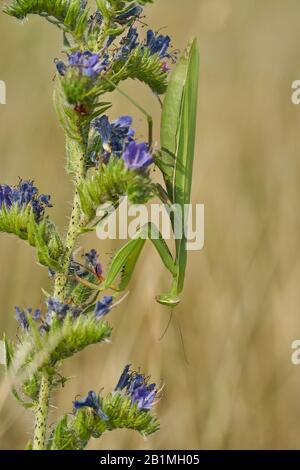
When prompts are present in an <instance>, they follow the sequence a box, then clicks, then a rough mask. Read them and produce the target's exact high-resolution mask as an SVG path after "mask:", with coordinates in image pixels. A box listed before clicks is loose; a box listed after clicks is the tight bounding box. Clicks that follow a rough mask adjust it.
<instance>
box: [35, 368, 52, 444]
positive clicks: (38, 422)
mask: <svg viewBox="0 0 300 470" xmlns="http://www.w3.org/2000/svg"><path fill="white" fill-rule="evenodd" d="M48 406H49V378H48V376H47V374H45V373H42V376H41V387H40V393H39V401H38V404H37V407H36V412H35V425H34V438H33V446H32V448H33V450H45V442H46V430H47V416H48Z"/></svg>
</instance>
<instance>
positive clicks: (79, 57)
mask: <svg viewBox="0 0 300 470" xmlns="http://www.w3.org/2000/svg"><path fill="white" fill-rule="evenodd" d="M55 65H56V69H57V71H58V73H59V74H60V75H62V76H64V75H65V74H66V73H67V70H68V69H75V70H77V71H78V72H79V73H80V74H82V75H84V76H86V77H89V78H95V77H97V76H98V75H99V74H100V73H101V72H102V71H103V70H106V68H107V67H108V65H109V55H108V54H103V55H99V54H93V53H92V52H90V51H84V52H81V51H76V52H72V54H70V55H69V56H68V65H66V64H65V63H64V62H63V61H62V60H58V59H56V60H55Z"/></svg>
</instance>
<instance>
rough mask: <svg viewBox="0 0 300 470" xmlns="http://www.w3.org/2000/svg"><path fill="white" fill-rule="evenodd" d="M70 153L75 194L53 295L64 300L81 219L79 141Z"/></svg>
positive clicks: (82, 159)
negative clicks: (59, 271) (78, 189)
mask: <svg viewBox="0 0 300 470" xmlns="http://www.w3.org/2000/svg"><path fill="white" fill-rule="evenodd" d="M71 152H72V155H69V158H71V159H72V161H73V165H74V173H75V174H74V183H75V194H74V200H73V208H72V213H71V217H70V223H69V228H68V232H67V236H66V240H65V254H64V261H63V268H64V272H63V274H59V275H58V276H57V277H56V279H55V285H54V297H55V298H58V299H61V300H65V295H66V292H65V290H66V289H65V288H66V284H67V280H68V269H69V265H70V261H71V259H72V254H73V250H74V246H75V244H76V240H77V237H78V235H79V229H80V219H81V206H80V198H79V193H78V191H77V187H78V185H79V184H80V182H81V180H82V178H83V176H84V171H85V168H84V152H83V148H82V145H81V144H80V143H76V144H74V145H72V147H71Z"/></svg>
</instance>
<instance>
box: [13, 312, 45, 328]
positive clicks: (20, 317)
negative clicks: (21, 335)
mask: <svg viewBox="0 0 300 470" xmlns="http://www.w3.org/2000/svg"><path fill="white" fill-rule="evenodd" d="M15 311H16V319H17V321H18V322H19V323H20V325H21V327H22V328H23V330H28V328H29V320H28V317H29V316H30V317H31V318H32V319H33V320H34V321H36V322H38V321H39V320H40V319H41V311H40V309H38V308H37V309H36V310H34V312H33V311H32V308H30V307H27V308H26V309H25V310H22V309H20V308H19V307H15Z"/></svg>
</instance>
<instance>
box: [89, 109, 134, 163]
mask: <svg viewBox="0 0 300 470" xmlns="http://www.w3.org/2000/svg"><path fill="white" fill-rule="evenodd" d="M131 125H132V118H131V117H130V116H120V117H119V118H118V119H116V120H115V121H112V122H111V123H110V122H109V119H108V117H107V116H106V115H103V116H101V117H100V118H96V119H94V120H93V121H92V126H93V127H94V128H95V129H96V131H97V132H98V133H99V135H100V138H101V141H102V148H103V152H104V156H105V157H106V158H107V157H109V155H110V154H111V153H113V154H114V155H116V156H117V157H120V156H121V155H122V153H123V151H124V150H125V148H126V147H127V146H128V144H129V143H130V142H132V139H133V136H134V130H133V129H132V127H131Z"/></svg>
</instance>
